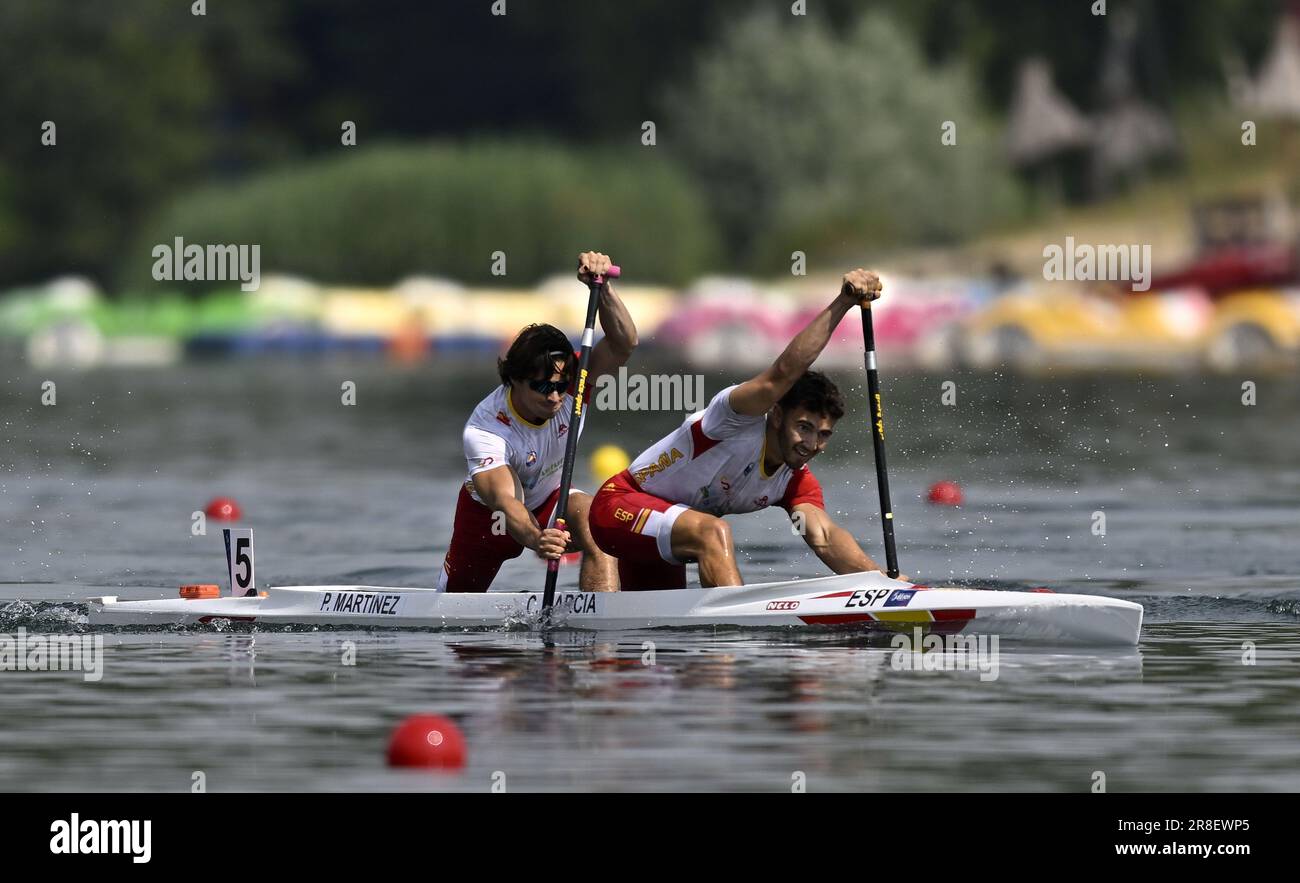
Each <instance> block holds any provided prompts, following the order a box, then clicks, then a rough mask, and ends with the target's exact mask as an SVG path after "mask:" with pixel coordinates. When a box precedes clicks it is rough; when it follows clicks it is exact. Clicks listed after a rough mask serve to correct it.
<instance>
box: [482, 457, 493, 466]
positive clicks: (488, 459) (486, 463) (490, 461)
mask: <svg viewBox="0 0 1300 883" xmlns="http://www.w3.org/2000/svg"><path fill="white" fill-rule="evenodd" d="M494 462H495V460H493V458H491V457H479V458H478V465H479V466H491V465H492V464H493V463H494Z"/></svg>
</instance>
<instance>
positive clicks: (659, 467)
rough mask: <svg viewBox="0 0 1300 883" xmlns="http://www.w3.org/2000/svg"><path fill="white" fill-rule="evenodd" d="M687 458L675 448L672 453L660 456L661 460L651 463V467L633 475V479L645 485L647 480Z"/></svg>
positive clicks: (639, 470)
mask: <svg viewBox="0 0 1300 883" xmlns="http://www.w3.org/2000/svg"><path fill="white" fill-rule="evenodd" d="M685 456H686V455H685V454H683V453H682V452H681V451H679V450H677V449H676V448H673V449H672V451H670V452H667V453H663V454H660V455H659V459H658V460H657V461H656V462H654V463H651V464H650V465H649V466H643V467H642V468H640V469H638V470H637V471H636V472H634V473H632V477H633V478H635V479H636V481H637V484H643V483H645V480H646V479H647V478H650V477H651V476H652V475H654V474H656V473H658V472H663V471H664V470H665V469H667V468H668V467H669V466H671V465H673V464H674V463H676V462H677V461H678V460H681V459H682V458H684V457H685Z"/></svg>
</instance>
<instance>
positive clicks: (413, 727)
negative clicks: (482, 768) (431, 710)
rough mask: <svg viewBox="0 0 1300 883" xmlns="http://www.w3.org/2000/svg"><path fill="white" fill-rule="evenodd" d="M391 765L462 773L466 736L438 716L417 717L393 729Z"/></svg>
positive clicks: (390, 749) (414, 716)
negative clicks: (459, 771)
mask: <svg viewBox="0 0 1300 883" xmlns="http://www.w3.org/2000/svg"><path fill="white" fill-rule="evenodd" d="M388 765H389V766H403V767H434V768H437V769H446V770H458V769H461V768H463V767H464V766H465V737H464V736H463V735H461V732H460V728H459V727H457V726H456V725H455V724H454V723H452V722H451V721H450V720H448V719H447V718H445V717H442V716H441V715H437V714H413V715H411V716H410V717H408V718H407V719H406V720H404V721H402V723H401V724H400V725H398V727H397V729H396V730H393V737H392V739H391V740H390V741H389V743H388Z"/></svg>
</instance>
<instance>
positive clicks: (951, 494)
mask: <svg viewBox="0 0 1300 883" xmlns="http://www.w3.org/2000/svg"><path fill="white" fill-rule="evenodd" d="M926 499H928V500H929V501H930V502H931V503H934V504H935V505H936V506H960V505H961V504H962V499H963V498H962V492H961V487H960V486H959V485H958V484H957V482H955V481H936V482H935V483H934V484H932V485H930V493H929V496H928V497H927V498H926Z"/></svg>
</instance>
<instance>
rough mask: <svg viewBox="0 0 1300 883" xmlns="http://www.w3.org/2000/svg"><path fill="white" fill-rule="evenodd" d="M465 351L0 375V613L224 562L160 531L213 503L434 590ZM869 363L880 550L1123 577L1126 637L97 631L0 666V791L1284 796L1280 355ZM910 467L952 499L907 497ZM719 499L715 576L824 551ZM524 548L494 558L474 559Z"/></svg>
mask: <svg viewBox="0 0 1300 883" xmlns="http://www.w3.org/2000/svg"><path fill="white" fill-rule="evenodd" d="M490 361H491V360H490V359H489V358H486V357H467V358H466V359H465V360H464V361H462V362H450V361H443V362H434V363H430V364H428V365H425V366H422V367H420V368H417V369H413V370H396V369H390V368H387V367H385V366H383V365H381V364H379V363H377V362H365V361H357V362H346V361H322V362H319V363H314V364H308V363H292V362H287V361H285V362H281V361H266V362H210V363H204V362H191V363H187V364H185V365H182V366H179V367H177V368H174V369H168V370H166V371H157V370H143V369H141V370H137V371H131V370H115V371H100V372H88V373H79V374H78V373H69V374H54V375H49V376H45V375H35V374H32V373H31V372H30V371H28V370H27V369H25V368H22V367H19V366H9V368H8V369H7V370H6V371H5V376H6V377H7V379H6V380H5V381H4V382H3V383H0V537H2V538H3V542H0V633H7V634H14V633H16V632H17V631H18V630H19V629H26V630H27V631H28V632H29V633H68V632H73V633H89V632H90V629H89V627H88V626H87V625H86V623H85V611H86V607H85V599H86V598H88V597H91V596H94V595H98V594H104V593H109V594H116V595H119V596H122V597H125V598H134V597H150V596H159V595H162V594H168V595H170V594H173V593H174V592H175V587H176V586H177V585H179V584H181V583H186V582H197V581H203V582H222V581H224V570H225V561H224V551H223V548H222V544H221V539H220V530H219V525H216V524H209V527H208V533H207V535H206V536H193V535H192V533H191V513H192V512H193V511H194V510H196V509H202V508H203V506H204V504H205V503H206V501H207V500H208V499H209V498H211V497H213V496H216V495H218V494H226V495H229V496H232V497H234V498H235V499H236V500H238V502H239V503H240V504H241V506H242V507H243V510H244V516H245V517H244V521H243V522H242V524H243V525H244V526H251V527H253V528H254V529H255V531H256V539H257V555H258V559H257V560H258V581H259V584H263V585H269V584H301V583H322V582H326V583H330V582H334V583H337V582H350V583H368V584H377V585H394V586H421V585H423V586H427V585H432V583H433V581H434V578H435V574H436V571H437V568H438V567H439V566H440V564H441V560H442V553H443V552H444V550H445V548H446V543H447V540H448V537H449V534H450V526H451V525H450V518H451V513H452V511H453V508H454V500H455V493H456V490H457V486H458V485H459V483H460V481H461V480H463V471H462V470H463V459H462V458H461V454H460V430H461V426H462V425H463V423H464V419H465V417H466V416H467V415H468V413H469V411H470V409H471V408H472V407H473V405H474V404H475V403H476V402H477V401H478V400H479V399H480V398H482V397H483V396H484V395H486V393H487V392H488V391H489V390H490V388H491V386H492V384H493V376H492V370H491V365H490ZM47 379H48V380H52V381H54V383H55V384H56V386H55V392H56V396H57V398H56V403H55V404H54V405H53V406H44V405H42V404H41V384H42V382H43V381H45V380H47ZM736 379H740V378H733V377H725V376H707V377H706V378H705V387H706V393H707V394H708V395H712V394H713V393H714V392H716V391H717V390H718V389H721V388H722V387H723V386H724V385H726V384H727V383H729V382H732V381H733V380H736ZM837 379H839V380H840V381H841V383H842V387H843V388H844V390H845V392H846V394H847V396H848V398H849V404H850V410H849V414H848V415H847V416H846V417H845V418H844V420H843V421H841V424H840V426H839V428H838V430H837V432H836V437H835V439H834V440H833V441H832V443H831V449H830V450H829V451H828V452H827V453H826V454H824V455H823V456H822V457H820V458H819V459H818V461H817V462H816V463H815V464H814V469H815V471H816V472H817V474H818V476H819V477H820V478H821V480H822V483H823V485H824V487H825V488H826V497H827V503H828V507H829V509H830V510H831V511H832V513H833V514H835V516H836V518H837V519H838V520H839V521H840V522H841V523H842V524H844V525H846V526H848V527H850V529H852V530H854V532H855V533H856V534H857V536H858V537H859V538H860V539H861V540H862V542H863V543H864V545H865V547H866V548H867V550H868V551H869V552H870V553H872V554H873V555H875V556H877V557H881V558H882V560H883V557H882V556H883V553H882V552H881V549H880V529H879V523H880V520H879V515H878V512H877V511H876V509H877V500H876V491H875V483H874V472H873V468H872V465H871V459H870V458H871V445H870V438H869V436H868V434H867V430H866V425H865V421H866V410H865V407H864V402H863V401H862V399H863V392H862V388H861V378H860V375H858V374H854V373H852V372H846V373H844V374H842V375H840V376H839V377H837ZM1246 380H1253V381H1255V382H1256V383H1257V389H1256V404H1254V405H1245V404H1243V403H1242V383H1243V382H1244V381H1246ZM345 381H352V382H353V383H355V384H356V401H357V403H356V405H355V406H344V405H342V404H341V401H340V399H341V385H342V384H343V383H344V382H345ZM944 381H952V382H954V383H955V384H956V403H955V404H952V405H947V404H944V403H943V401H942V398H941V396H942V394H943V389H942V387H941V384H942V383H943V382H944ZM884 389H885V409H886V420H887V426H886V431H887V433H888V438H887V441H888V445H889V457H890V478H891V484H892V486H893V491H894V508H895V512H896V517H897V533H898V540H899V554H900V562H901V565H902V568H903V571H904V572H905V573H908V574H909V575H911V576H912V577H913V578H915V579H917V580H918V581H922V582H925V583H928V584H930V585H939V584H944V583H952V582H958V583H960V584H962V585H983V586H990V587H997V588H1022V589H1023V588H1029V587H1034V586H1050V587H1052V588H1054V589H1056V590H1058V591H1080V592H1094V593H1103V594H1108V595H1115V596H1118V597H1123V598H1127V599H1130V600H1134V601H1137V602H1139V603H1141V604H1143V605H1144V606H1145V607H1146V624H1145V627H1144V631H1143V637H1142V642H1141V644H1140V646H1138V647H1137V648H1134V649H1132V650H1119V651H1117V650H1112V649H1107V650H1101V649H1096V650H1089V649H1086V648H1085V649H1073V650H1067V649H1064V648H1054V647H1044V646H1029V645H1026V646H1013V645H1010V644H1009V643H1003V644H1002V646H1001V654H1000V665H999V670H998V677H997V679H996V680H981V678H980V677H979V675H978V673H976V672H962V671H952V672H924V671H922V672H917V671H905V670H899V669H897V668H896V667H894V666H892V665H891V651H890V650H889V649H888V647H887V646H882V645H881V644H880V642H878V641H874V642H868V641H865V640H863V639H862V638H861V637H859V636H857V635H854V634H853V633H851V632H842V631H833V632H817V633H807V632H797V631H790V630H757V631H748V632H747V631H743V630H713V629H704V630H690V631H655V632H635V633H634V632H620V633H597V634H593V633H584V632H560V633H555V634H549V635H542V634H537V633H529V632H471V633H465V632H456V633H440V632H433V631H416V632H391V631H390V632H385V631H379V630H372V631H367V630H361V631H343V630H313V629H307V628H299V629H291V630H268V629H265V628H257V629H253V628H250V627H247V626H245V627H231V626H229V625H227V626H226V627H225V628H224V629H223V628H219V627H217V626H210V627H202V628H192V629H162V630H158V629H152V630H148V629H144V630H111V629H110V630H102V631H98V632H96V634H100V635H102V636H103V638H104V647H105V649H104V675H103V679H102V680H100V681H98V682H87V681H86V680H85V679H83V678H82V677H81V676H80V675H79V674H76V673H30V672H12V671H0V790H91V791H94V790H167V791H181V790H189V788H190V784H191V780H192V776H193V773H194V772H195V771H202V772H203V773H204V774H205V776H206V780H207V787H208V789H209V790H214V791H221V790H258V789H272V790H280V789H286V790H315V789H322V790H465V791H483V790H488V789H489V788H490V787H491V785H492V784H493V781H494V775H495V776H496V780H498V781H499V780H500V779H501V776H500V775H497V774H504V780H505V782H506V785H507V787H508V788H509V789H510V790H532V789H539V790H571V789H604V790H651V791H661V790H662V791H678V790H721V789H726V790H756V791H788V790H789V789H790V788H791V785H792V782H794V781H796V780H798V779H800V778H801V779H802V781H804V782H805V783H806V787H807V789H808V790H809V791H826V790H872V791H875V790H884V791H889V790H923V791H948V790H1055V791H1084V790H1088V789H1090V788H1091V787H1092V786H1093V782H1094V780H1095V779H1096V778H1097V774H1098V773H1101V774H1104V776H1105V779H1106V788H1107V790H1109V791H1134V790H1155V791H1162V790H1291V791H1294V790H1300V740H1297V739H1296V726H1295V722H1296V720H1297V717H1298V716H1300V507H1298V506H1297V501H1298V500H1300V384H1296V383H1294V382H1288V381H1286V380H1283V379H1278V378H1268V377H1258V378H1252V377H1249V376H1242V377H1201V376H1177V377H1146V378H1143V377H1133V376H1101V377H1092V376H1080V375H1059V376H1048V377H1040V378H1017V377H1004V376H1000V375H973V374H963V373H953V374H950V375H944V376H933V375H907V376H901V377H892V376H889V375H888V371H886V377H885V388H884ZM681 416H682V415H681V414H672V413H665V412H654V413H618V412H600V411H595V412H593V414H592V416H591V418H590V423H589V429H588V432H587V434H586V435H585V436H584V437H583V450H584V451H588V452H589V451H590V450H592V449H593V448H594V447H595V445H597V444H599V443H603V442H612V443H616V444H620V445H622V446H623V447H625V448H627V449H628V451H629V453H631V454H633V455H635V454H636V453H638V452H639V451H640V449H641V448H642V447H644V446H645V445H648V444H649V443H650V442H652V441H653V440H655V439H656V438H658V437H659V436H661V435H663V434H664V433H665V432H667V431H668V430H669V429H670V428H671V427H672V426H674V425H676V424H677V423H678V422H680V419H681ZM940 479H952V480H956V481H958V482H960V483H961V485H962V487H963V489H964V491H965V495H966V502H965V504H964V505H963V506H962V507H960V508H955V509H954V508H940V507H935V506H931V505H929V504H927V503H925V502H924V500H923V497H924V494H925V491H926V488H927V487H928V485H929V484H930V483H931V482H933V481H937V480H940ZM578 483H579V485H581V486H584V487H586V488H588V489H591V488H592V486H593V484H594V480H593V479H592V477H591V476H590V475H588V469H587V464H586V462H585V460H584V461H583V462H582V463H581V464H580V470H579V478H578ZM1098 513H1100V515H1101V516H1103V517H1104V527H1105V530H1104V535H1102V534H1101V532H1100V529H1099V526H1100V524H1101V520H1102V519H1101V518H1099V517H1098ZM731 520H732V526H733V529H734V530H735V534H736V537H737V542H738V545H739V547H740V549H741V559H742V568H741V569H742V573H743V574H744V575H745V577H746V580H747V581H749V582H759V581H764V580H768V579H781V578H795V577H801V576H814V575H822V574H824V573H825V570H824V568H823V567H822V566H821V565H820V563H819V562H817V560H816V559H815V558H814V557H813V556H812V555H811V554H810V553H808V552H807V551H806V549H805V548H804V547H803V546H802V544H801V543H800V542H799V540H798V539H797V538H796V537H794V536H792V535H791V533H790V530H789V527H788V523H787V522H786V520H785V517H784V514H783V513H781V512H780V511H779V510H769V511H767V512H763V513H757V514H752V515H747V516H738V517H734V518H733V519H731ZM576 572H577V568H576V567H566V568H565V570H564V571H563V576H562V585H575V584H576ZM543 575H544V573H543V568H542V566H541V565H540V563H539V562H538V561H537V560H536V559H535V558H534V557H532V556H531V555H530V554H527V553H526V554H525V555H524V556H522V557H521V558H520V559H518V560H516V561H514V562H511V563H510V564H508V565H507V566H506V568H504V569H503V571H502V574H501V576H500V577H499V578H498V585H499V586H500V587H502V588H507V587H511V588H524V587H528V588H532V587H535V586H540V585H541V583H542V580H543ZM345 642H352V643H353V644H355V647H356V665H355V666H348V665H343V664H342V662H341V659H342V655H343V650H344V646H345ZM647 642H652V643H653V647H654V650H655V664H654V665H650V666H647V665H644V664H642V662H643V654H644V653H645V650H646V647H647V646H648V644H647ZM1247 663H1253V664H1247ZM416 712H432V713H437V714H444V715H448V716H450V717H452V718H454V719H455V720H456V721H457V722H458V723H459V725H460V726H461V728H462V730H463V731H464V733H465V736H466V739H467V742H468V746H469V763H468V766H467V767H466V769H465V770H464V771H463V772H461V773H456V774H429V773H424V772H415V773H412V772H398V771H393V770H389V769H387V768H386V767H385V765H384V749H385V746H386V743H387V738H388V734H389V733H390V732H391V730H392V728H393V727H394V726H395V725H396V724H397V723H398V722H399V721H400V720H401V719H402V718H403V717H405V716H406V715H408V714H412V713H416Z"/></svg>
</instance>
